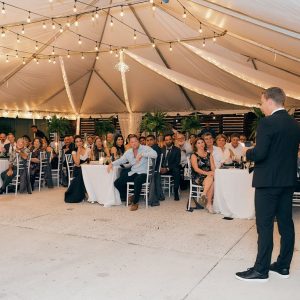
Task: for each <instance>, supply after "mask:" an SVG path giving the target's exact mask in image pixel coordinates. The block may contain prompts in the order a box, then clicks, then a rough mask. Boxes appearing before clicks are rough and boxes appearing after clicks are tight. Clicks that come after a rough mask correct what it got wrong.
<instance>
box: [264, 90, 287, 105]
mask: <svg viewBox="0 0 300 300" xmlns="http://www.w3.org/2000/svg"><path fill="white" fill-rule="evenodd" d="M262 95H263V96H264V97H265V98H266V99H272V100H273V101H274V102H275V103H276V104H278V105H283V104H284V102H285V100H286V95H285V92H284V91H283V89H281V88H279V87H271V88H268V89H266V90H264V91H263V92H262Z"/></svg>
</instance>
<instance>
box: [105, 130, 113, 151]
mask: <svg viewBox="0 0 300 300" xmlns="http://www.w3.org/2000/svg"><path fill="white" fill-rule="evenodd" d="M113 145H114V135H113V133H111V132H109V133H107V134H106V139H105V141H104V147H106V148H108V150H109V151H110V150H111V148H112V147H113Z"/></svg>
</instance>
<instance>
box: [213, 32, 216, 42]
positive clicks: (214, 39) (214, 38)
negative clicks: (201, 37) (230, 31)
mask: <svg viewBox="0 0 300 300" xmlns="http://www.w3.org/2000/svg"><path fill="white" fill-rule="evenodd" d="M216 40H217V38H216V33H215V32H214V37H213V42H215V41H216Z"/></svg>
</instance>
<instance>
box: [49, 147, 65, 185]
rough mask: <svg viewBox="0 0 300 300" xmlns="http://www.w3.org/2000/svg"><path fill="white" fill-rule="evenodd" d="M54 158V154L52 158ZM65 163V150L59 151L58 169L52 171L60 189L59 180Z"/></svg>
mask: <svg viewBox="0 0 300 300" xmlns="http://www.w3.org/2000/svg"><path fill="white" fill-rule="evenodd" d="M50 157H51V158H52V154H51V156H50ZM62 163H63V150H59V151H58V163H57V169H52V171H51V172H52V179H55V180H56V182H57V187H59V180H60V175H61V168H62Z"/></svg>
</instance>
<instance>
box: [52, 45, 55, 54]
mask: <svg viewBox="0 0 300 300" xmlns="http://www.w3.org/2000/svg"><path fill="white" fill-rule="evenodd" d="M52 55H55V48H54V46H53V48H52Z"/></svg>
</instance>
